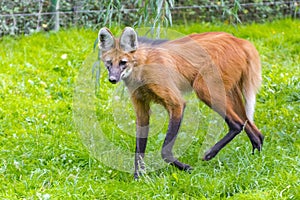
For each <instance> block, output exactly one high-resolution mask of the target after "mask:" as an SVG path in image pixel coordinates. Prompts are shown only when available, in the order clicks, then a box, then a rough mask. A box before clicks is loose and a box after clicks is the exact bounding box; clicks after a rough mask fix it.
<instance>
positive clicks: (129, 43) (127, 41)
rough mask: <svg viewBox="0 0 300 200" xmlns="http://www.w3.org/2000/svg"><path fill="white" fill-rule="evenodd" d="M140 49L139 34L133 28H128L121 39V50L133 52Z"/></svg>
mask: <svg viewBox="0 0 300 200" xmlns="http://www.w3.org/2000/svg"><path fill="white" fill-rule="evenodd" d="M137 47H138V41H137V34H136V32H135V31H134V30H133V28H131V27H126V28H125V29H124V31H123V33H122V35H121V37H120V48H121V49H122V50H123V51H126V52H133V51H135V50H136V49H137Z"/></svg>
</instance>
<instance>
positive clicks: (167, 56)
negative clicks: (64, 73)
mask: <svg viewBox="0 0 300 200" xmlns="http://www.w3.org/2000/svg"><path fill="white" fill-rule="evenodd" d="M115 43H116V44H117V45H116V46H115V48H112V49H111V50H109V51H106V52H103V54H102V60H104V61H105V60H112V63H113V66H116V65H118V63H119V61H120V60H121V59H126V60H128V62H127V68H131V69H132V72H131V74H130V76H128V77H127V78H125V79H124V82H125V84H126V86H127V87H128V89H129V92H130V93H131V98H132V102H133V104H134V107H135V110H136V114H137V126H141V127H143V126H148V124H149V110H150V103H151V102H155V103H159V104H161V105H163V106H164V107H165V108H166V110H167V111H168V112H169V115H170V124H171V123H173V122H174V123H175V124H176V125H174V126H171V125H170V126H169V130H171V129H172V130H173V129H174V130H175V132H176V130H177V129H176V127H177V126H178V127H179V125H180V121H181V118H182V115H183V111H184V107H185V101H184V99H183V97H182V93H184V92H186V91H191V90H194V91H195V93H196V94H197V96H198V97H199V99H201V100H202V101H203V102H204V103H206V104H207V105H208V106H210V107H211V108H212V109H214V110H215V111H216V112H218V113H219V114H220V115H221V116H222V117H223V118H225V120H226V122H227V123H228V126H229V129H230V132H229V133H228V138H226V137H227V136H226V137H225V138H224V139H223V140H224V141H225V142H224V141H223V143H222V142H221V141H220V144H219V143H217V144H216V145H215V146H214V147H213V148H212V149H211V150H210V151H209V152H208V153H207V155H208V156H206V157H205V158H204V159H205V160H209V159H211V158H212V157H213V156H215V154H216V153H217V152H218V151H219V150H220V149H221V148H222V147H223V146H225V145H226V144H227V143H228V142H229V141H230V140H231V139H232V138H233V137H234V136H230V135H231V134H237V133H239V132H240V131H241V130H242V128H243V126H245V127H244V128H245V130H246V132H247V134H248V136H249V138H250V140H251V142H252V145H253V148H257V149H259V150H260V148H261V145H262V141H263V136H262V134H261V133H260V132H259V130H258V129H257V128H256V126H255V125H254V123H253V121H252V120H250V121H249V116H247V114H246V110H245V101H246V102H247V100H248V99H247V98H248V97H249V96H250V97H251V95H254V98H255V93H256V92H257V91H258V89H259V86H260V84H261V65H260V59H259V55H258V52H257V50H256V49H255V47H254V46H253V45H252V44H251V43H250V42H248V41H247V40H243V39H239V38H236V37H234V36H232V35H230V34H227V33H222V32H210V33H203V34H192V35H188V36H186V37H184V38H181V39H177V40H173V41H169V42H165V43H163V44H160V45H158V46H156V47H153V46H148V45H140V46H139V47H138V48H137V49H136V50H134V51H132V52H124V51H123V50H122V48H121V47H120V46H119V45H118V43H119V42H118V40H117V39H115ZM249 101H253V99H250V100H249ZM250 103H251V102H250ZM253 106H254V105H253ZM250 118H252V116H250ZM177 122H178V123H177ZM174 127H175V128H174ZM168 132H169V131H168ZM137 134H138V133H137ZM170 134H171V133H170ZM175 135H176V134H175ZM137 137H138V135H137ZM167 137H168V134H167ZM166 140H167V139H166ZM221 143H222V144H221ZM164 153H165V154H164ZM167 153H168V152H163V157H164V155H167ZM165 157H166V160H168V159H169V158H167V156H165ZM172 159H173V158H172V157H171V159H170V160H172ZM168 162H172V163H173V162H174V163H175V165H176V166H177V167H178V168H181V169H185V167H186V166H185V165H181V163H180V162H179V164H178V163H176V162H177V161H174V160H173V161H168Z"/></svg>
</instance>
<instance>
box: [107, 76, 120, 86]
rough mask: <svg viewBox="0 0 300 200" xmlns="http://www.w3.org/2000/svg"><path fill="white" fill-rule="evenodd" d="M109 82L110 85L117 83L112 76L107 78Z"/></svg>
mask: <svg viewBox="0 0 300 200" xmlns="http://www.w3.org/2000/svg"><path fill="white" fill-rule="evenodd" d="M108 80H109V82H111V83H112V84H116V83H117V82H118V79H117V78H116V77H114V76H111V77H109V79H108Z"/></svg>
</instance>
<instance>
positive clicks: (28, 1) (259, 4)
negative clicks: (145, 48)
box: [0, 0, 300, 36]
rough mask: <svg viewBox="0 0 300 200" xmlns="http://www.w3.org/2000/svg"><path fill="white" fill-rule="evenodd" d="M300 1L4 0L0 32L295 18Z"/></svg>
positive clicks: (22, 32)
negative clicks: (72, 27) (114, 25)
mask: <svg viewBox="0 0 300 200" xmlns="http://www.w3.org/2000/svg"><path fill="white" fill-rule="evenodd" d="M299 4H300V3H299V1H295V0H293V1H284V0H279V1H272V0H267V1H262V0H218V1H209V0H196V1H192V0H187V1H183V0H157V1H155V0H145V1H141V0H129V1H123V2H122V1H120V0H110V1H104V0H98V1H92V0H85V1H83V0H79V1H75V0H22V1H21V0H2V1H0V36H3V35H7V34H9V35H15V34H30V33H32V32H37V31H40V30H46V31H48V30H52V29H54V30H58V29H59V27H70V26H76V27H89V28H90V27H92V28H95V29H99V27H102V26H108V27H110V26H112V25H113V24H117V25H119V26H126V25H127V26H152V27H153V28H158V29H159V28H160V27H161V26H164V27H166V26H169V25H172V23H186V24H187V23H197V22H203V21H205V22H214V21H223V22H225V23H238V22H245V23H247V22H254V21H255V22H265V21H272V20H274V19H278V18H284V17H287V16H289V17H294V18H299V16H300V12H299Z"/></svg>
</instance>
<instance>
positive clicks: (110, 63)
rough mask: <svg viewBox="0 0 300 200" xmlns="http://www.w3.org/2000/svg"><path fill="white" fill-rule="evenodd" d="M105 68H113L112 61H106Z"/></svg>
mask: <svg viewBox="0 0 300 200" xmlns="http://www.w3.org/2000/svg"><path fill="white" fill-rule="evenodd" d="M105 66H106V68H110V67H111V66H112V61H111V60H106V61H105Z"/></svg>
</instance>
